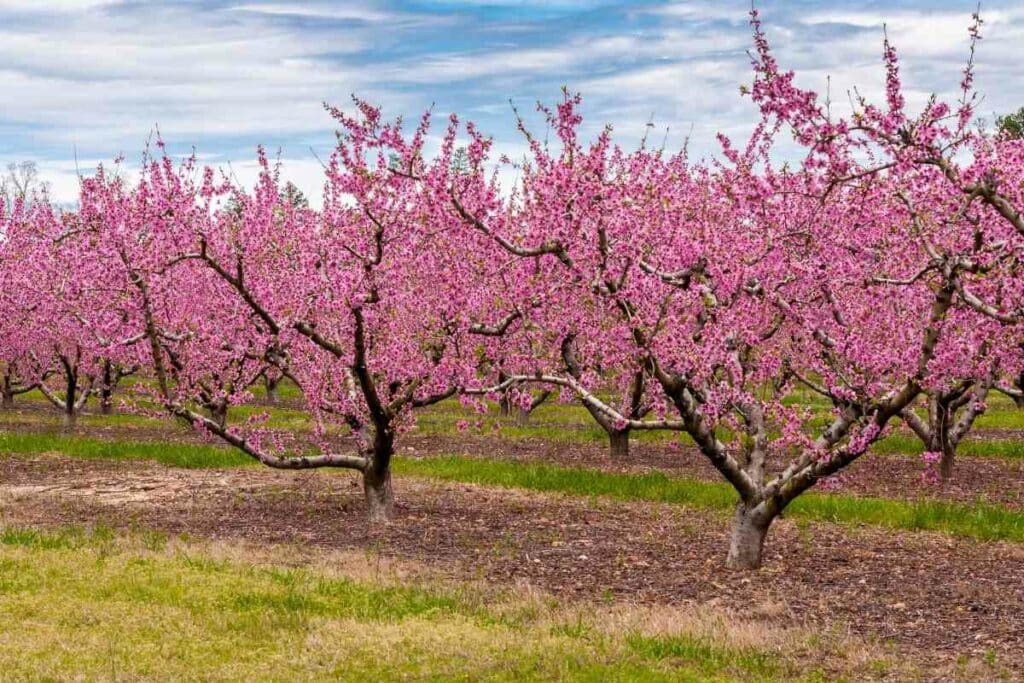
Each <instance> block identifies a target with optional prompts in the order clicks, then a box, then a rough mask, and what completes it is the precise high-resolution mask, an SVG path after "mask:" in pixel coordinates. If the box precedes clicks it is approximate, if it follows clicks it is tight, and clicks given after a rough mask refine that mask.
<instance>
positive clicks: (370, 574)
mask: <svg viewBox="0 0 1024 683" xmlns="http://www.w3.org/2000/svg"><path fill="white" fill-rule="evenodd" d="M0 551H2V556H0V623H2V624H3V628H2V629H0V671H2V672H3V675H2V677H3V678H4V679H5V680H19V679H24V680H69V679H75V680H135V679H139V678H142V679H160V680H185V679H189V680H194V679H196V678H197V677H198V678H201V679H202V680H282V681H283V680H289V681H291V680H351V681H365V680H380V679H382V678H385V679H387V680H396V679H408V680H437V681H448V680H480V679H484V678H486V679H488V680H507V681H531V680H536V681H549V680H565V679H572V680H583V681H709V680H711V681H725V680H791V679H792V680H804V681H817V680H822V681H824V680H834V679H835V677H836V675H837V673H840V672H844V673H845V674H846V675H849V676H852V677H856V672H857V671H858V670H859V671H862V672H864V673H868V672H878V671H889V670H892V669H893V667H895V666H897V663H896V662H894V661H892V658H891V657H889V656H888V655H886V654H885V653H884V652H883V651H882V650H879V649H877V648H874V649H872V648H869V647H867V646H866V645H864V644H862V643H857V642H854V641H850V640H843V639H841V638H839V637H838V636H833V637H825V636H822V635H821V634H811V633H807V632H800V631H793V630H771V629H768V628H766V627H764V626H754V625H750V624H743V623H741V622H736V621H733V620H731V619H729V618H727V617H726V616H723V615H722V614H719V613H716V612H714V611H713V610H687V611H679V610H665V609H661V608H657V607H651V608H639V607H621V606H620V607H614V606H609V607H607V608H597V609H594V608H587V609H583V608H581V607H579V606H573V605H563V604H560V603H558V602H557V601H555V600H553V599H552V598H550V597H548V596H545V595H542V594H539V593H536V592H522V591H520V592H516V591H514V590H498V589H495V588H494V587H488V586H484V585H476V584H452V583H450V582H448V583H445V584H441V583H440V582H438V581H437V580H433V579H430V578H429V576H427V577H422V576H419V577H418V576H416V575H415V574H414V573H411V572H409V571H408V570H406V569H403V568H402V567H398V566H395V565H393V564H391V563H389V562H387V561H386V560H382V559H381V558H379V557H374V556H372V555H362V556H360V555H359V554H347V555H346V554H327V555H319V556H316V555H309V554H307V555H306V556H304V557H303V558H302V560H301V562H300V563H298V564H300V565H301V566H295V565H296V564H297V562H296V559H295V558H296V555H295V552H294V551H293V550H290V549H288V548H259V549H257V548H252V547H246V546H241V545H225V544H219V545H217V544H210V543H202V542H198V541H189V540H187V539H186V540H183V539H179V538H175V539H171V538H168V537H167V536H165V535H161V534H154V533H144V532H136V533H131V534H115V533H113V532H111V531H109V530H105V529H102V528H101V529H94V530H91V531H86V530H82V529H78V528H65V529H58V530H51V531H47V532H41V531H38V530H35V529H25V528H18V527H6V528H2V529H0ZM289 565H291V566H289ZM809 652H815V653H817V655H818V656H820V657H821V659H820V660H818V661H815V659H814V658H809V657H808V656H807V655H808V653H809ZM844 670H845V671H844ZM200 672H201V673H200Z"/></svg>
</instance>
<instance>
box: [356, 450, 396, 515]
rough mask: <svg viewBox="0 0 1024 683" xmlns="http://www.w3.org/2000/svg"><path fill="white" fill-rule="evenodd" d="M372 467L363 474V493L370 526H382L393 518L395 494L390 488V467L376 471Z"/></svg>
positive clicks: (376, 469)
mask: <svg viewBox="0 0 1024 683" xmlns="http://www.w3.org/2000/svg"><path fill="white" fill-rule="evenodd" d="M379 469H380V468H376V467H374V466H373V465H371V466H370V467H367V468H366V470H365V471H364V472H363V493H364V494H365V496H366V508H367V517H368V520H369V522H370V526H376V525H379V524H384V523H386V522H388V521H390V520H391V519H393V518H394V516H395V494H394V491H393V490H392V488H391V467H390V465H388V466H386V467H384V469H383V471H382V472H381V471H378V470H379Z"/></svg>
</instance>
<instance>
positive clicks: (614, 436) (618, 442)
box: [608, 429, 629, 460]
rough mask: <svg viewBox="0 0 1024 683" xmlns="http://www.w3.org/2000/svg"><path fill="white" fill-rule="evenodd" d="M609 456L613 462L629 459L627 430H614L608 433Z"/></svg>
mask: <svg viewBox="0 0 1024 683" xmlns="http://www.w3.org/2000/svg"><path fill="white" fill-rule="evenodd" d="M608 443H609V451H608V452H609V454H610V455H611V457H612V459H613V460H618V459H623V458H628V457H629V430H628V429H622V430H614V431H609V432H608Z"/></svg>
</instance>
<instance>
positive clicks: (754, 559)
mask: <svg viewBox="0 0 1024 683" xmlns="http://www.w3.org/2000/svg"><path fill="white" fill-rule="evenodd" d="M772 519H773V517H772V516H770V515H768V514H767V513H766V512H765V511H764V509H763V508H761V507H760V506H758V507H754V508H750V507H748V506H747V505H746V504H744V503H742V502H740V503H738V504H737V506H736V518H735V519H734V520H733V526H732V538H731V539H730V541H729V556H728V557H727V558H726V560H725V564H726V566H727V567H729V568H730V569H741V570H748V569H757V568H758V567H760V566H761V552H762V550H763V549H764V539H765V538H766V537H767V536H768V527H769V526H771V523H772Z"/></svg>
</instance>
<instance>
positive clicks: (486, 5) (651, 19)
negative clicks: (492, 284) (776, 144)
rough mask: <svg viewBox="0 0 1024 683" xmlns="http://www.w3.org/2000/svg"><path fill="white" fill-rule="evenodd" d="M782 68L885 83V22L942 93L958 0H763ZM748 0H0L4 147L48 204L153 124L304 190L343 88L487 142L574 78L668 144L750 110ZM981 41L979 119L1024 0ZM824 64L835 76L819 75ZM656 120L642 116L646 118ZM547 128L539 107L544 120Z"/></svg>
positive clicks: (1017, 78) (1017, 41)
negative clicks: (31, 164)
mask: <svg viewBox="0 0 1024 683" xmlns="http://www.w3.org/2000/svg"><path fill="white" fill-rule="evenodd" d="M757 6H758V9H759V10H760V11H761V14H762V18H763V20H764V23H765V28H766V31H767V33H768V36H769V39H770V40H771V42H772V44H773V47H774V49H775V51H776V53H777V55H778V57H779V60H780V62H781V65H782V66H783V67H784V68H792V69H795V70H796V71H797V73H798V83H799V84H800V85H802V86H804V87H810V88H813V89H816V90H819V91H823V90H824V89H825V88H826V87H828V88H829V91H830V93H831V95H832V99H833V100H834V101H835V102H836V103H837V107H840V108H841V107H842V106H843V103H844V102H845V101H847V93H848V92H849V91H850V89H851V88H853V87H855V86H856V87H858V88H859V89H860V91H861V92H864V93H866V94H868V95H869V96H871V95H876V94H879V93H880V92H881V84H882V77H883V70H882V67H881V60H880V56H881V49H882V47H881V45H882V37H883V29H882V27H883V24H885V26H886V27H887V30H888V35H889V37H890V38H891V39H892V41H893V42H894V43H895V45H896V47H897V49H898V50H899V53H900V55H901V59H902V65H903V74H904V83H905V85H906V86H908V88H909V90H910V97H909V101H910V103H911V104H912V105H915V106H920V104H921V103H923V102H924V101H925V99H926V98H927V97H928V95H929V94H931V93H933V92H934V93H938V94H939V95H946V96H948V97H951V98H952V97H955V96H956V93H957V90H958V85H959V82H960V78H961V71H962V68H963V65H964V63H965V60H966V58H967V51H968V41H967V27H968V24H969V23H970V16H971V13H972V12H973V11H974V9H975V4H974V3H973V2H968V1H966V0H931V1H928V2H925V1H919V0H910V1H906V2H903V1H900V0H888V1H886V2H877V1H872V0H867V1H861V2H844V1H841V0H829V1H825V2H809V1H806V0H785V1H782V0H775V1H772V0H758V2H757ZM749 8H750V3H749V0H720V1H718V2H714V1H709V0H694V1H674V2H673V1H662V2H658V1H653V0H651V1H646V2H604V1H602V0H579V1H576V2H569V1H567V0H566V1H563V0H547V1H541V0H396V1H392V2H383V1H381V2H373V1H372V0H354V1H353V2H331V1H325V0H297V1H295V2H289V1H288V0H180V1H177V2H171V1H166V0H165V1H162V2H161V1H156V0H152V1H150V0H0V102H2V106H0V163H3V164H5V165H6V163H8V162H14V161H23V160H32V161H35V162H36V163H37V164H38V166H39V168H40V171H41V174H42V177H43V178H44V179H45V180H46V181H47V182H49V183H50V186H51V192H52V195H53V197H54V199H55V200H56V201H59V202H73V201H74V198H75V195H76V193H77V183H78V175H77V173H78V172H82V173H88V172H89V171H90V169H93V168H95V166H96V165H97V164H98V163H101V162H105V161H106V162H109V161H110V160H111V159H113V158H114V157H117V156H121V155H123V156H124V157H125V159H126V160H127V162H128V166H129V168H130V167H131V164H132V162H136V161H137V160H138V159H139V157H140V156H141V154H142V151H143V149H144V147H145V145H146V141H147V139H149V137H150V136H151V134H152V133H153V131H155V130H157V129H158V130H159V132H160V134H161V136H162V137H163V139H164V140H165V141H166V143H167V144H168V148H169V149H170V150H171V151H172V152H173V153H175V154H187V153H190V151H191V150H193V149H194V150H195V152H196V153H197V154H198V155H199V157H200V158H201V159H202V160H203V161H204V162H205V163H208V164H211V165H213V166H217V167H221V168H225V169H227V168H229V169H230V171H231V172H232V173H234V174H235V176H236V177H237V178H239V180H240V181H241V182H243V183H247V182H251V179H252V178H253V177H254V174H255V163H254V161H253V159H254V156H255V149H256V146H257V145H261V144H262V145H264V146H265V147H266V148H267V149H268V150H269V151H270V152H271V153H275V154H276V153H280V156H281V158H282V159H283V161H284V168H285V175H286V176H287V177H288V178H290V179H292V180H293V181H294V182H295V183H296V184H297V185H298V186H299V187H300V188H301V189H302V190H303V191H304V192H306V194H307V195H308V196H309V197H310V198H311V199H312V200H313V202H314V203H316V202H317V200H318V198H319V196H320V194H321V191H320V186H321V167H320V162H319V161H318V157H319V158H326V157H327V156H328V155H329V154H330V150H331V148H332V143H333V140H334V134H333V131H334V126H333V125H332V119H331V118H330V117H329V116H328V115H327V113H326V112H325V111H324V109H323V103H324V102H328V103H331V104H335V105H340V106H342V107H347V106H350V104H351V97H352V95H353V94H355V95H358V96H359V97H361V98H363V99H366V100H369V101H371V102H373V103H375V104H378V105H380V106H381V107H383V109H384V111H385V114H386V115H388V116H389V117H393V116H398V115H404V116H405V117H406V118H407V119H409V120H415V119H416V118H417V117H418V116H419V115H420V114H421V113H422V112H423V111H424V110H425V109H426V108H427V107H430V106H431V105H433V107H434V111H435V112H436V114H437V117H438V127H440V126H441V125H442V124H443V122H442V121H441V120H440V119H442V118H444V117H446V116H447V114H448V113H449V112H456V113H458V114H459V115H460V117H462V118H463V119H472V120H474V121H476V122H477V123H478V125H479V126H480V127H481V129H483V130H484V131H486V132H487V133H488V134H490V135H492V136H493V137H494V138H495V142H496V148H497V151H498V152H500V153H507V154H509V155H510V156H511V157H513V158H515V157H517V156H519V155H521V154H522V153H523V151H524V148H525V147H524V145H523V141H522V139H521V136H520V135H519V133H518V132H517V131H516V129H515V125H514V124H515V121H514V117H513V114H512V109H511V104H510V100H511V102H512V103H514V104H515V105H516V106H517V107H518V108H519V109H520V110H522V111H524V112H529V111H532V110H533V108H534V105H535V104H536V102H537V101H544V102H555V101H557V100H558V99H559V97H560V88H561V87H562V86H563V85H564V86H568V87H569V88H570V89H571V90H573V91H578V92H580V93H581V94H582V95H583V98H584V110H583V112H584V116H585V121H586V124H585V125H586V128H587V131H589V132H595V131H597V130H599V129H600V128H601V127H603V126H604V125H606V124H611V125H612V126H613V127H614V130H615V134H616V137H617V139H618V140H619V141H620V142H621V143H622V144H623V145H625V146H632V145H635V144H638V143H639V141H640V139H641V138H642V136H643V135H644V133H645V132H646V131H648V129H649V128H650V130H652V131H655V133H653V134H652V135H657V137H658V138H659V141H660V139H664V140H665V141H666V143H667V145H668V146H669V147H676V148H677V147H679V146H680V145H681V144H682V143H683V141H684V140H688V145H689V149H690V151H691V154H693V155H696V156H709V155H713V154H714V153H715V152H716V150H717V142H716V140H715V134H716V133H718V132H724V133H726V134H727V135H730V136H733V137H735V138H737V139H739V140H742V139H743V135H744V133H745V132H746V131H749V129H750V127H751V125H752V123H753V121H754V120H755V119H756V112H755V111H754V108H753V106H752V104H751V103H750V101H749V99H748V98H744V97H742V96H741V95H740V93H739V90H740V86H741V85H742V84H745V83H749V82H750V80H751V73H750V68H749V58H748V56H747V54H746V51H747V50H748V49H749V48H750V44H751V36H750V27H749V24H748V16H747V12H748V10H749ZM982 17H983V18H984V19H985V24H984V27H983V30H982V35H983V40H982V42H981V45H980V48H979V53H978V56H977V65H978V66H977V81H976V83H977V86H978V88H979V90H980V91H981V92H982V94H983V95H984V97H985V99H984V101H983V103H982V106H981V111H982V112H983V113H984V114H986V115H987V116H988V117H989V118H990V119H991V118H992V117H993V116H994V115H995V114H997V113H1005V112H1008V111H1013V110H1016V109H1017V108H1018V107H1020V106H1024V69H1022V68H1021V67H1020V63H1021V61H1022V59H1021V58H1022V57H1024V7H1021V6H1020V3H1019V2H1006V1H1001V0H992V1H987V2H985V4H984V6H983V7H982ZM826 83H827V84H828V86H826ZM649 122H653V123H654V127H653V128H651V127H649V126H648V123H649ZM538 125H539V124H538Z"/></svg>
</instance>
